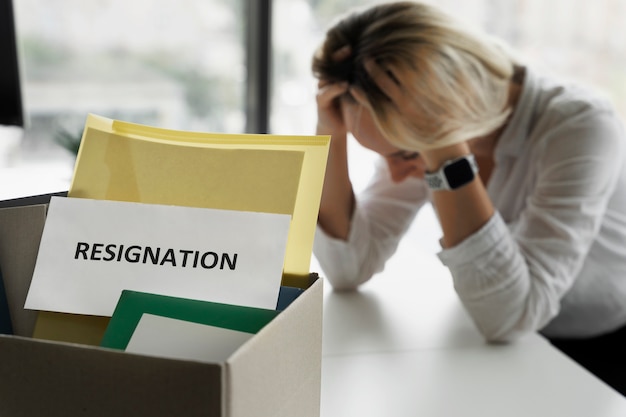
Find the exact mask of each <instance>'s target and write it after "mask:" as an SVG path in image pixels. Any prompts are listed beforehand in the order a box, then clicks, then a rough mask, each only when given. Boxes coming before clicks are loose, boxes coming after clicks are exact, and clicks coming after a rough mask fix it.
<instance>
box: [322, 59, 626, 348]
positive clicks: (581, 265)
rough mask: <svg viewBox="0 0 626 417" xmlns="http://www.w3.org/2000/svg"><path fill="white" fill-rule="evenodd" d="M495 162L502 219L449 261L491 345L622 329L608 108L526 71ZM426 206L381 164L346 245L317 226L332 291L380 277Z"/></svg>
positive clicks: (618, 185) (625, 243) (622, 282)
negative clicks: (535, 335) (532, 335)
mask: <svg viewBox="0 0 626 417" xmlns="http://www.w3.org/2000/svg"><path fill="white" fill-rule="evenodd" d="M495 162H496V167H495V169H494V171H493V173H492V175H491V178H490V180H489V183H488V186H487V191H488V193H489V196H490V198H491V200H492V202H493V204H494V207H495V208H496V213H495V214H494V216H493V217H492V218H491V219H490V220H489V221H488V222H487V224H485V225H484V226H483V227H482V228H481V229H480V230H479V231H477V232H476V233H475V234H473V235H472V236H470V237H468V238H467V239H466V240H464V241H463V242H461V243H460V244H458V245H457V246H455V247H452V248H447V249H444V250H442V251H441V252H440V253H439V258H440V259H441V261H442V262H443V263H444V264H445V265H446V266H447V267H448V268H449V269H450V272H451V274H452V277H453V280H454V287H455V289H456V291H457V293H458V295H459V297H460V299H461V301H462V302H463V304H464V306H465V308H466V309H467V311H468V312H469V314H470V315H471V317H472V318H473V320H474V322H475V323H476V325H477V327H478V329H479V330H480V331H481V332H482V333H483V335H484V336H485V338H486V339H487V340H490V341H508V340H513V339H515V338H517V337H519V336H521V335H523V334H524V333H527V332H533V331H541V332H542V333H543V334H545V335H546V336H549V337H588V336H593V335H598V334H601V333H605V332H608V331H611V330H614V329H616V328H618V327H620V326H622V325H624V324H625V323H626V132H625V131H624V127H623V125H622V123H621V122H620V120H619V117H618V116H617V115H616V113H615V112H614V110H613V108H612V106H611V105H610V103H609V102H608V101H606V100H604V99H603V98H600V97H598V96H596V95H594V94H592V93H590V92H589V91H586V90H584V89H582V88H579V87H576V86H573V85H568V84H564V83H558V82H556V81H555V80H552V79H549V78H546V77H540V76H538V75H537V74H535V73H534V72H533V71H531V70H530V69H528V68H527V69H526V78H525V81H524V87H523V91H522V95H521V97H520V100H519V102H518V105H517V106H516V109H515V111H514V114H513V116H512V118H511V121H510V122H509V125H508V126H507V128H506V129H505V131H504V132H503V134H502V136H501V137H500V139H499V141H498V144H497V148H496V151H495ZM428 199H429V191H428V190H427V188H426V185H425V183H424V181H422V180H420V179H417V178H411V179H408V180H406V181H403V182H402V183H400V184H394V183H393V182H392V181H391V178H390V176H389V173H388V170H387V167H386V164H384V163H381V164H377V169H376V172H375V174H374V177H373V178H372V181H371V182H370V184H369V186H368V187H367V188H366V190H365V191H364V192H362V193H360V194H359V195H358V196H357V205H356V209H355V212H354V216H353V220H352V224H351V229H350V234H349V237H348V240H347V241H342V240H337V239H333V238H331V237H329V236H328V235H326V234H325V233H324V232H323V230H322V229H321V228H319V227H318V233H317V235H316V238H315V245H314V253H315V255H316V257H317V259H318V261H319V262H320V266H321V267H322V270H323V272H324V274H325V276H326V277H327V278H328V280H329V282H330V283H331V285H332V286H333V287H334V288H336V289H353V288H356V287H357V286H358V285H360V284H362V283H364V282H366V281H367V280H369V279H370V278H371V277H372V276H373V275H374V274H375V273H377V272H380V271H382V269H383V268H384V264H385V262H386V260H387V259H389V257H391V256H392V255H393V253H394V252H395V250H396V248H397V246H398V243H399V241H400V239H401V238H402V236H403V235H404V234H405V232H406V231H407V230H408V228H409V226H410V224H411V222H412V221H413V219H414V218H415V215H416V214H417V212H418V210H419V209H420V208H421V207H422V205H423V204H424V203H425V202H427V201H428ZM415 273H416V274H417V273H418V271H416V272H415ZM425 296H426V295H425Z"/></svg>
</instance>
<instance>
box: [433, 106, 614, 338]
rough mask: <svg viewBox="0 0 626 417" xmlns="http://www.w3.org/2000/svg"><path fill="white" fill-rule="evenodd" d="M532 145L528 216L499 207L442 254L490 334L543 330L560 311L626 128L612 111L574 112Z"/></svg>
mask: <svg viewBox="0 0 626 417" xmlns="http://www.w3.org/2000/svg"><path fill="white" fill-rule="evenodd" d="M535 139H537V138H532V140H535ZM529 140H530V139H529ZM528 146H532V147H533V151H532V152H533V153H532V158H531V159H532V160H533V162H532V164H531V166H529V167H528V172H529V175H530V174H532V175H536V185H535V186H534V188H533V189H532V191H531V193H530V194H529V195H528V197H527V199H526V205H525V208H524V209H523V211H522V212H521V213H520V215H519V216H518V217H517V218H515V219H514V220H513V222H511V223H509V224H505V222H504V221H503V219H502V217H501V216H500V214H498V213H497V212H496V214H495V215H494V216H493V217H492V219H491V220H490V221H489V222H488V223H487V224H485V225H484V226H483V227H482V229H481V230H479V231H478V232H477V233H475V234H474V235H472V236H470V237H469V238H468V239H466V240H464V241H463V242H461V243H460V244H459V245H457V246H456V247H453V248H449V249H444V250H443V251H442V252H440V254H439V257H440V259H441V260H442V262H443V263H444V264H445V265H447V266H448V267H449V268H450V271H451V273H452V276H453V280H454V285H455V289H456V291H457V293H458V295H459V297H460V298H461V301H462V302H463V304H464V306H465V307H466V309H467V310H468V312H469V314H470V315H471V316H472V318H473V320H474V321H475V323H476V324H477V327H478V328H479V329H480V331H481V332H482V333H483V335H484V336H485V337H486V339H487V340H490V341H509V340H513V339H515V338H517V337H519V336H520V335H522V334H524V333H527V332H532V331H537V330H539V329H541V328H542V327H544V326H545V325H546V324H547V323H548V322H549V321H550V320H551V319H552V318H553V317H555V316H556V315H557V314H558V313H559V309H560V300H561V298H562V297H563V296H564V294H565V293H566V292H567V291H568V290H569V289H570V288H571V287H572V285H573V284H574V280H575V278H576V276H577V275H578V273H579V272H580V270H581V268H582V265H583V262H584V260H585V257H586V256H587V253H588V252H589V250H590V247H591V245H592V243H593V241H594V240H595V239H596V238H597V235H598V231H599V229H600V225H601V221H602V218H603V216H604V213H605V211H606V207H607V204H608V201H609V199H610V197H611V195H612V194H613V192H614V190H615V187H616V183H617V179H618V177H619V173H620V172H621V166H622V164H623V163H624V135H623V130H622V129H621V128H620V125H619V123H618V122H617V121H616V120H615V117H614V116H613V115H612V114H610V113H609V112H599V111H596V112H593V113H591V114H590V113H589V112H586V113H584V114H580V115H574V116H573V117H569V118H567V120H565V121H563V122H562V123H560V124H558V125H555V126H553V127H552V128H550V129H549V130H546V133H545V134H544V135H543V136H542V140H540V141H539V140H537V141H536V142H533V143H528ZM511 186H514V184H511Z"/></svg>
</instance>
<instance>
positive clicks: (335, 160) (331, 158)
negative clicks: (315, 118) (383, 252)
mask: <svg viewBox="0 0 626 417" xmlns="http://www.w3.org/2000/svg"><path fill="white" fill-rule="evenodd" d="M354 201H355V198H354V191H353V189H352V183H351V182H350V177H349V174H348V155H347V143H346V135H345V134H343V135H332V139H331V144H330V151H329V154H328V162H327V165H326V176H325V178H324V188H323V190H322V197H321V201H320V210H319V216H318V223H319V225H320V227H322V229H324V231H325V232H326V233H327V234H328V235H330V236H332V237H334V238H337V239H342V240H346V239H347V238H348V233H349V231H350V221H351V219H352V213H353V211H354Z"/></svg>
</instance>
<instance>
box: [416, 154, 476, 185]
mask: <svg viewBox="0 0 626 417" xmlns="http://www.w3.org/2000/svg"><path fill="white" fill-rule="evenodd" d="M476 173H478V165H477V164H476V159H475V158H474V155H472V154H469V155H465V156H462V157H460V158H457V159H453V160H450V161H446V162H444V163H443V165H442V166H441V168H439V170H437V171H436V172H426V174H425V175H424V179H425V180H426V183H427V184H428V188H430V189H431V190H433V191H438V190H456V189H457V188H460V187H462V186H464V185H466V184H469V183H470V182H472V181H473V180H474V178H475V177H476Z"/></svg>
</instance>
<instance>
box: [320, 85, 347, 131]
mask: <svg viewBox="0 0 626 417" xmlns="http://www.w3.org/2000/svg"><path fill="white" fill-rule="evenodd" d="M317 88H318V89H317V95H316V101H317V128H316V133H317V134H318V135H331V136H332V137H333V138H334V137H345V136H346V134H347V130H346V124H345V122H344V120H343V116H342V114H341V103H340V102H339V100H340V97H341V96H342V95H343V94H345V93H346V92H347V91H348V83H347V82H340V83H333V82H329V81H325V80H320V81H319V83H318V86H317Z"/></svg>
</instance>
